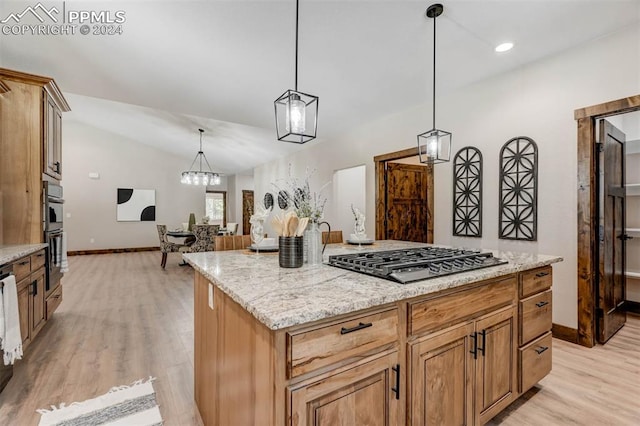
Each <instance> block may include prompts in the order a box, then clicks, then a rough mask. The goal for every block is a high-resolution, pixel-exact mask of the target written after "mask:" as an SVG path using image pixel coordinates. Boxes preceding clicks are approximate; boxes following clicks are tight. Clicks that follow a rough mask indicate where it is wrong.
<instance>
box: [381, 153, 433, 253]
mask: <svg viewBox="0 0 640 426" xmlns="http://www.w3.org/2000/svg"><path fill="white" fill-rule="evenodd" d="M416 155H418V147H417V146H416V147H414V148H407V149H403V150H402V151H395V152H390V153H388V154H381V155H376V156H375V157H373V162H374V163H375V186H376V201H375V203H376V230H375V234H376V240H385V239H386V235H387V229H386V227H385V225H384V218H385V216H386V211H387V200H386V197H385V192H386V188H385V185H384V176H385V166H386V163H387V162H392V161H394V160H400V159H403V158H408V157H414V156H416ZM425 167H426V168H427V176H428V179H429V181H430V182H434V179H433V165H428V164H427V165H425ZM433 202H434V195H433V189H432V188H427V203H428V204H429V206H431V214H429V215H427V242H428V243H432V244H433V215H434V214H435V209H434V208H433V205H434V204H433Z"/></svg>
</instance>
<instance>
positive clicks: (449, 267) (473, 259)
mask: <svg viewBox="0 0 640 426" xmlns="http://www.w3.org/2000/svg"><path fill="white" fill-rule="evenodd" d="M505 263H508V262H507V261H506V260H503V259H499V258H497V257H493V254H491V253H482V252H480V251H478V250H469V249H455V248H445V247H433V246H430V247H420V248H412V249H401V250H388V251H373V252H358V253H353V254H340V255H334V256H329V265H331V266H336V267H338V268H343V269H347V270H349V271H354V272H359V273H361V274H367V275H373V276H374V277H379V278H385V279H388V280H391V281H397V282H399V283H402V284H406V283H410V282H414V281H421V280H426V279H429V278H436V277H442V276H444V275H451V274H458V273H461V272H467V271H471V270H474V269H480V268H488V267H490V266H496V265H502V264H505Z"/></svg>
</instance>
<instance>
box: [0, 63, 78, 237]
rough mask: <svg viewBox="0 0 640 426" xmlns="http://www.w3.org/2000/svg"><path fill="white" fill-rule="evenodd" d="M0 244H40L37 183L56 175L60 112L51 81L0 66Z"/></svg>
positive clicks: (61, 100) (58, 97)
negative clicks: (0, 238)
mask: <svg viewBox="0 0 640 426" xmlns="http://www.w3.org/2000/svg"><path fill="white" fill-rule="evenodd" d="M0 81H1V82H2V84H1V85H0V152H1V153H2V155H0V193H1V194H2V206H3V209H2V212H1V213H2V214H1V215H0V216H1V221H2V224H1V228H2V232H1V233H0V235H2V240H1V241H0V244H33V243H41V242H43V241H44V235H43V232H42V231H43V229H42V222H43V212H42V196H43V193H42V192H43V187H42V181H43V179H45V178H46V179H60V178H61V177H62V175H61V173H60V172H61V171H62V158H61V157H62V149H61V148H62V138H61V135H62V113H63V112H66V111H69V110H70V109H69V105H68V103H67V101H66V100H65V99H64V96H63V95H62V93H61V92H60V89H59V88H58V86H57V84H56V83H55V81H54V80H53V79H51V78H49V77H41V76H37V75H32V74H26V73H22V72H18V71H13V70H8V69H4V68H0Z"/></svg>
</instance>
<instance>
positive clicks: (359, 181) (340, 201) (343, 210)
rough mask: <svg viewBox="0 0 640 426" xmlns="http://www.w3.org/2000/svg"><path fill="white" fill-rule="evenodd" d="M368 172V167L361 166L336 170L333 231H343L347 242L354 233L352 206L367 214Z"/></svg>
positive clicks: (334, 176)
mask: <svg viewBox="0 0 640 426" xmlns="http://www.w3.org/2000/svg"><path fill="white" fill-rule="evenodd" d="M366 172H367V170H366V166H364V165H361V166H356V167H350V168H347V169H342V170H336V171H335V172H334V174H333V199H334V203H333V208H334V212H333V218H334V219H333V220H334V221H333V223H331V229H333V230H339V231H342V238H343V239H345V240H347V239H349V238H350V235H351V234H352V233H353V232H354V226H355V218H354V216H353V212H352V211H351V205H352V204H353V207H354V208H356V209H358V210H360V211H361V212H363V213H364V212H365V208H366V205H367V197H366V195H367V193H366V191H365V187H366V182H367V180H366ZM365 219H366V220H375V218H366V215H365ZM366 220H365V224H366V223H367V221H366ZM370 237H373V235H371V236H370Z"/></svg>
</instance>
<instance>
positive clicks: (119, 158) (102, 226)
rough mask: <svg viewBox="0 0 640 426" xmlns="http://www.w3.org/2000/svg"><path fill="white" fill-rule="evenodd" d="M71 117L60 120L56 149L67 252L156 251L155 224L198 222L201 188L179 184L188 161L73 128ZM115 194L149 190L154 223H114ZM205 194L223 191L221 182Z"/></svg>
mask: <svg viewBox="0 0 640 426" xmlns="http://www.w3.org/2000/svg"><path fill="white" fill-rule="evenodd" d="M72 114H73V112H71V113H69V114H68V115H65V121H64V124H63V125H64V128H63V144H62V146H63V152H62V157H63V181H62V185H63V186H64V198H65V205H64V209H65V215H69V214H70V215H71V217H65V220H64V229H65V231H67V235H68V247H67V248H68V250H71V251H73V250H95V249H107V248H130V247H153V246H158V234H157V231H156V224H166V225H167V226H168V227H169V229H172V228H176V227H179V226H180V224H181V223H182V222H186V221H188V219H189V213H194V214H195V215H196V220H200V219H201V218H202V217H203V216H204V209H205V201H204V198H205V195H204V194H205V188H203V187H194V186H188V185H183V184H181V183H180V173H181V172H182V171H184V169H185V168H186V167H189V164H190V162H189V160H182V159H180V158H177V157H176V156H175V155H172V154H169V153H166V152H165V151H161V150H157V149H154V148H152V147H149V146H148V145H143V144H140V143H138V142H136V141H135V140H133V139H126V138H123V137H122V136H119V135H116V134H113V133H109V132H105V131H103V130H100V129H96V128H95V127H91V126H88V125H85V124H82V123H79V122H76V121H74V120H73V119H72V117H73V116H72ZM68 118H70V119H68ZM90 172H97V173H99V174H100V179H97V180H94V179H90V178H89V173H90ZM117 188H140V189H155V190H156V221H155V222H118V221H116V190H117ZM210 188H212V189H213V188H215V189H221V190H225V189H226V179H224V178H223V182H222V185H220V186H215V187H210ZM91 239H93V242H91Z"/></svg>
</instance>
